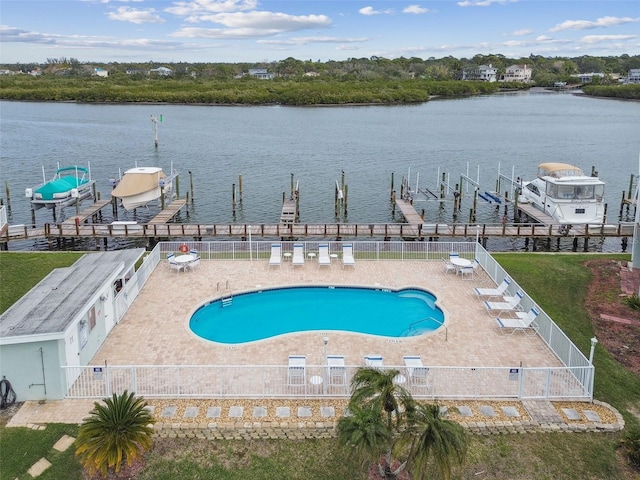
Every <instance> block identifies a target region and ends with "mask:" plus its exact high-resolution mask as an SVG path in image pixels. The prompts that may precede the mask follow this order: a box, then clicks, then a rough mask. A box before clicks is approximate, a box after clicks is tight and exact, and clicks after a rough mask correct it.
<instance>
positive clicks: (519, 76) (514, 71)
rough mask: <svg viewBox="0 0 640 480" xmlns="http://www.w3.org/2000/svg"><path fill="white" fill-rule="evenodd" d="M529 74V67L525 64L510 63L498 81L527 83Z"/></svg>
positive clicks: (529, 78) (529, 79)
mask: <svg viewBox="0 0 640 480" xmlns="http://www.w3.org/2000/svg"><path fill="white" fill-rule="evenodd" d="M531 74H532V72H531V69H530V68H529V67H527V65H510V66H508V67H507V69H506V70H505V72H504V75H503V76H502V78H501V80H500V81H502V82H521V83H529V82H530V81H531Z"/></svg>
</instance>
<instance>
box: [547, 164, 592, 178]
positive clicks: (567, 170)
mask: <svg viewBox="0 0 640 480" xmlns="http://www.w3.org/2000/svg"><path fill="white" fill-rule="evenodd" d="M584 176H585V175H584V172H583V171H582V169H581V168H580V167H576V166H575V165H570V164H568V163H554V162H549V163H541V164H540V165H538V178H542V177H552V178H562V177H584Z"/></svg>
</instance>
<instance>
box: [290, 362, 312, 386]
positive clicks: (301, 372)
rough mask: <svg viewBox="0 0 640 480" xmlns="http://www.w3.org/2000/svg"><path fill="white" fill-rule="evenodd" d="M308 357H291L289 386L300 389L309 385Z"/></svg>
mask: <svg viewBox="0 0 640 480" xmlns="http://www.w3.org/2000/svg"><path fill="white" fill-rule="evenodd" d="M306 364H307V357H306V356H305V355H289V367H288V368H287V385H290V386H294V387H300V386H302V387H303V386H305V385H306V384H307V373H306Z"/></svg>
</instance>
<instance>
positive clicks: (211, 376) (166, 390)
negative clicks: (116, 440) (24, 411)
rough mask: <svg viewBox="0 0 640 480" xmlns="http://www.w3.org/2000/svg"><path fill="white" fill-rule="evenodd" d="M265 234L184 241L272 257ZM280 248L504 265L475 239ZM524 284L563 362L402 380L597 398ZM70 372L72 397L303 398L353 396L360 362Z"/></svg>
mask: <svg viewBox="0 0 640 480" xmlns="http://www.w3.org/2000/svg"><path fill="white" fill-rule="evenodd" d="M182 243H183V242H161V243H159V244H158V245H157V246H156V247H155V248H154V249H153V251H152V252H150V253H149V255H147V257H146V258H145V261H144V262H143V263H142V265H141V266H140V267H139V268H138V270H137V271H136V273H135V275H134V277H133V278H132V279H131V280H130V281H129V282H128V283H127V285H126V287H127V288H125V289H123V290H122V291H121V292H120V293H119V295H118V297H117V299H116V301H117V313H118V319H120V318H121V317H122V315H124V313H125V312H126V310H127V309H128V308H129V305H131V303H132V302H133V300H134V299H135V297H136V296H137V294H138V292H139V290H140V289H141V288H142V286H143V285H144V283H145V282H146V280H147V279H148V277H149V276H150V275H151V273H152V272H153V269H154V268H155V267H156V266H157V264H158V262H159V261H160V260H161V259H164V258H166V255H167V253H168V252H175V251H178V249H179V247H180V245H181V244H182ZM272 243H274V242H265V241H258V242H252V241H246V242H236V241H228V242H227V241H224V242H187V245H188V247H189V248H190V249H195V250H198V254H199V255H200V256H201V258H203V259H210V260H215V259H219V260H232V259H233V260H238V261H253V260H257V259H267V258H269V255H270V251H271V244H272ZM278 243H281V244H282V249H283V252H286V251H288V250H290V251H293V244H294V243H302V244H303V245H304V249H305V253H306V252H315V251H317V250H318V244H319V243H328V244H329V251H330V252H331V253H337V254H340V253H341V252H342V245H343V244H344V243H348V244H353V253H354V256H355V258H356V259H357V260H358V261H360V260H372V261H383V260H440V259H442V258H446V257H448V254H449V252H451V251H456V252H458V253H459V254H460V255H461V256H463V257H466V258H469V259H472V258H476V259H477V260H478V261H479V262H480V264H481V265H482V267H483V268H484V270H485V271H486V272H487V273H488V274H489V276H490V277H491V278H493V280H494V281H495V282H496V284H500V283H501V282H502V280H503V279H504V278H505V277H506V276H507V273H506V271H504V269H503V268H502V267H501V266H500V265H499V264H498V263H497V262H496V261H495V260H494V259H493V257H491V255H490V254H489V253H488V252H487V251H486V250H485V249H484V248H483V247H482V246H481V245H480V244H479V243H477V242H379V241H371V242H368V241H366V242H362V241H358V242H338V241H319V242H318V241H309V242H278ZM518 290H520V291H522V292H523V293H524V297H523V299H522V301H521V306H522V307H523V308H524V309H525V310H528V309H529V308H531V307H536V308H537V309H538V311H539V312H540V315H539V316H538V318H537V319H536V321H537V323H538V325H539V327H540V328H539V331H538V335H539V336H540V337H541V338H542V339H543V341H544V342H545V343H546V344H547V345H548V346H549V348H550V349H551V351H552V352H553V353H554V354H555V355H556V356H557V358H558V359H559V360H560V361H561V362H562V364H563V366H562V367H532V368H522V367H517V366H514V367H428V368H426V370H425V371H426V372H427V374H426V376H425V378H421V379H420V381H419V382H418V381H417V379H416V378H415V376H412V375H410V374H409V372H408V371H407V370H406V368H405V367H404V366H402V367H385V369H389V368H392V369H397V370H398V371H399V372H400V375H399V376H398V377H397V379H398V380H399V383H401V384H402V385H403V386H405V387H406V388H408V389H409V390H410V391H411V393H412V394H413V395H414V396H416V397H418V398H420V397H424V398H461V399H476V398H492V399H499V398H505V399H507V398H519V399H526V398H545V399H581V400H585V399H586V400H591V399H592V398H593V375H594V368H593V366H592V365H591V364H590V363H589V360H588V359H587V358H586V357H585V356H584V355H583V354H582V352H581V351H580V350H579V349H578V348H577V347H576V346H575V345H574V344H573V343H572V342H571V340H570V339H569V338H568V337H567V336H566V335H565V334H564V332H563V331H562V330H561V329H560V328H559V327H558V326H557V325H556V324H555V322H554V321H553V320H552V319H551V318H550V317H549V316H548V315H547V314H546V313H545V312H544V311H543V310H542V309H540V307H539V306H538V305H536V304H535V302H534V301H533V299H531V298H530V297H529V296H528V295H527V294H526V292H524V291H523V290H522V289H521V288H520V286H519V285H518V284H517V283H516V282H515V281H513V280H512V282H511V285H510V287H509V293H511V294H514V293H515V292H516V291H518ZM63 368H64V369H65V371H66V378H67V385H66V387H67V395H66V396H67V397H69V398H103V397H105V396H108V395H111V394H112V393H121V392H122V391H124V390H129V391H134V392H136V394H138V395H143V396H147V397H166V396H170V397H305V396H325V395H328V396H338V397H339V396H348V395H349V384H350V381H351V377H352V376H353V374H354V373H355V370H356V369H357V368H359V366H346V367H344V375H341V376H340V381H339V382H338V381H337V380H336V377H335V376H334V375H330V374H329V372H328V371H327V368H328V367H327V366H323V365H316V366H306V367H305V372H304V381H302V382H300V381H299V379H297V380H296V381H295V382H292V381H291V379H290V378H289V377H290V376H289V375H288V373H289V370H288V368H289V367H288V366H282V365H238V366H225V365H143V366H140V365H129V366H122V365H108V366H107V365H105V366H100V365H89V366H80V367H63Z"/></svg>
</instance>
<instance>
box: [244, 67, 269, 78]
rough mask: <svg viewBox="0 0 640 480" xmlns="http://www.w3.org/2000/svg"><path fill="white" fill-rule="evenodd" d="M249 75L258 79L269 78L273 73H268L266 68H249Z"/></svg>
mask: <svg viewBox="0 0 640 480" xmlns="http://www.w3.org/2000/svg"><path fill="white" fill-rule="evenodd" d="M249 75H250V76H252V77H255V78H259V79H260V80H271V79H272V78H273V77H274V76H275V75H274V74H273V73H269V72H268V71H267V69H266V68H250V69H249Z"/></svg>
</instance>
